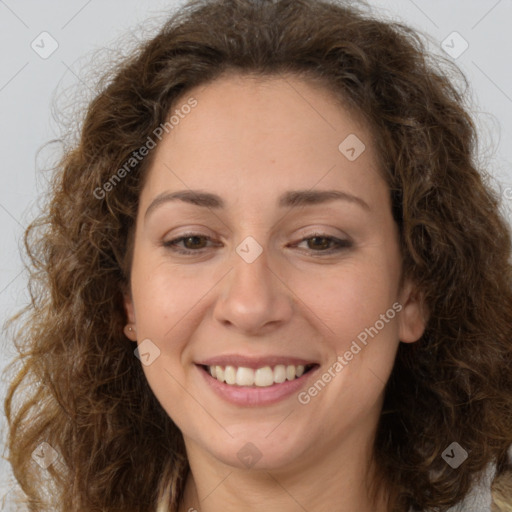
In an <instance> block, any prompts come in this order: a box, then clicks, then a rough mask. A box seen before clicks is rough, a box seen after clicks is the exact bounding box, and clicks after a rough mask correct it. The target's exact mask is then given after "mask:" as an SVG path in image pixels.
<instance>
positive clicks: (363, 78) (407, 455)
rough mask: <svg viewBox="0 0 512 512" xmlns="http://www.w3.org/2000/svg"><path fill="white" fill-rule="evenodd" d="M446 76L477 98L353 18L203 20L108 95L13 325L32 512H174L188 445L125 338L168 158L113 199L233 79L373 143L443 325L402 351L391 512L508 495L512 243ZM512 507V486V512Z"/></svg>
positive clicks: (299, 1) (266, 11) (247, 7)
mask: <svg viewBox="0 0 512 512" xmlns="http://www.w3.org/2000/svg"><path fill="white" fill-rule="evenodd" d="M442 64H444V66H445V67H450V70H451V71H454V72H456V73H458V76H459V77H462V79H463V82H464V83H465V85H466V89H467V82H466V79H465V78H464V77H463V75H462V73H460V71H459V70H458V68H456V66H454V65H453V64H450V63H449V62H448V61H447V60H446V59H443V58H441V57H436V58H434V56H432V55H430V54H429V53H428V52H427V50H426V45H425V43H424V42H423V40H422V38H421V37H420V35H419V34H418V33H417V32H416V31H413V30H411V29H410V28H408V27H406V26H404V25H403V24H401V23H397V22H390V21H381V20H378V19H376V18H375V17H373V16H368V15H366V14H365V12H364V9H363V8H362V7H361V8H360V7H359V6H357V5H354V2H350V5H349V3H348V2H345V3H340V2H335V1H334V0H332V1H331V0H323V1H322V0H275V1H270V0H268V1H264V0H261V1H255V0H253V1H251V0H213V1H207V0H196V1H192V2H189V3H187V4H185V5H184V6H182V7H181V8H180V10H179V11H178V12H177V13H174V14H173V16H172V17H171V18H170V19H169V20H168V21H167V22H166V23H165V25H164V26H163V28H162V29H161V30H160V32H159V33H158V34H157V35H156V36H155V37H154V38H152V39H151V40H149V41H146V42H144V43H141V44H140V46H139V47H138V48H137V50H136V51H135V52H133V53H132V54H131V55H130V56H129V58H126V59H125V60H124V61H123V62H122V64H121V65H119V66H116V67H113V68H112V70H111V71H110V72H109V73H107V74H106V75H105V76H104V79H103V80H102V81H101V82H100V86H99V91H98V94H97V96H96V97H95V98H94V100H93V101H92V102H91V103H90V105H89V108H88V110H87V113H86V116H85V119H84V122H83V126H82V128H81V133H80V139H79V141H78V143H77V144H76V146H75V147H72V148H69V149H67V150H66V151H65V153H64V155H63V156H62V158H61V160H60V162H59V165H58V166H57V169H56V171H57V172H56V173H55V174H54V178H53V181H52V186H51V189H50V191H49V196H48V197H49V203H48V211H47V212H46V213H45V214H41V216H40V217H39V218H38V219H36V220H35V221H34V222H33V223H32V224H31V225H30V226H29V227H28V228H27V231H26V233H25V245H26V250H27V253H28V255H29V257H30V268H29V270H30V273H31V278H30V286H29V288H30V294H31V304H29V306H28V307H27V308H26V309H25V310H24V311H22V312H20V313H19V314H18V315H17V316H16V317H15V318H14V319H13V320H12V321H18V322H19V321H21V319H22V318H24V321H23V323H22V324H21V326H20V327H19V328H18V330H17V332H16V334H15V337H14V343H15V345H16V347H17V349H18V351H19V353H20V356H19V358H17V360H16V361H14V362H13V363H11V364H13V365H14V363H19V364H20V365H21V366H20V368H19V369H17V374H16V376H15V377H14V378H13V379H12V383H11V385H10V388H9V392H8V396H7V398H6V401H5V411H6V415H7V418H8V422H9V440H8V448H9V460H10V463H11V465H12V467H13V471H14V475H15V477H16V479H17V481H18V482H19V484H20V486H21V488H22V490H23V492H24V494H25V495H26V501H27V504H28V507H29V509H30V510H31V511H34V510H37V511H43V510H60V511H65V512H72V511H85V510H87V511H100V510H101V511H103V512H107V511H108V512H114V511H116V512H117V511H121V510H123V511H130V512H142V511H144V512H147V511H148V510H154V511H157V510H158V511H166V510H172V511H176V510H177V508H178V505H179V503H180V500H181V496H182V493H183V487H184V482H185V480H186V478H187V475H188V472H189V466H188V462H187V458H186V453H185V448H184V443H183V437H182V434H181V432H180V431H179V429H178V428H177V427H176V425H175V424H174V423H173V421H172V420H171V419H170V418H169V416H168V415H167V414H166V412H165V411H164V410H163V408H162V407H161V405H160V404H159V402H158V401H157V399H156V398H155V396H154V394H153V392H152V391H151V389H150V387H149V385H148V383H147V380H146V378H145V376H144V373H143V371H142V368H141V365H140V362H139V361H138V360H137V359H136V358H135V357H134V354H133V346H132V343H131V341H130V340H128V339H127V338H126V336H125V335H124V334H123V327H124V325H125V323H126V313H125V310H124V307H123V292H124V291H125V290H126V289H127V286H128V284H129V281H130V266H131V253H132V249H133V228H134V223H135V219H136V211H137V205H138V198H139V194H140V191H141V188H142V186H143V184H144V177H145V175H146V171H147V169H148V168H149V166H150V165H151V162H152V155H154V153H155V152H154V151H153V152H150V154H149V155H148V156H147V157H145V158H144V159H141V161H140V162H137V164H136V165H134V166H133V168H131V169H130V171H129V172H125V173H124V175H123V179H120V180H118V182H116V183H115V186H111V187H109V189H108V193H105V190H106V189H105V188H104V185H105V183H107V182H108V181H109V180H111V179H112V175H113V171H114V170H115V169H119V168H121V167H122V166H123V164H125V162H126V161H127V160H129V159H130V158H131V157H132V156H133V154H134V152H136V151H137V150H138V149H139V148H140V147H141V146H142V145H143V144H144V143H145V142H146V141H147V140H148V137H153V136H154V134H155V130H157V128H158V127H159V126H160V125H162V124H163V123H165V122H166V119H167V116H168V115H169V113H170V111H171V109H172V108H173V106H175V105H176V102H177V101H178V99H180V98H182V97H183V95H184V94H185V93H186V92H187V91H189V90H191V89H192V88H193V87H195V86H198V85H200V84H207V83H209V82H211V81H213V80H215V79H216V78H218V77H220V76H221V75H223V74H225V73H228V72H236V73H240V74H253V75H259V76H263V77H265V76H277V75H280V74H284V73H292V74H295V75H296V76H299V77H303V78H307V79H310V80H316V81H318V82H319V83H322V84H324V85H325V86H327V87H328V89H329V90H330V91H331V93H332V95H333V96H335V97H337V98H339V100H340V102H342V104H344V105H345V106H348V107H350V108H351V109H353V111H354V112H357V113H359V114H360V115H362V116H363V117H364V119H365V120H366V122H367V125H368V126H369V127H370V129H371V130H372V132H373V134H374V136H375V140H376V143H377V148H378V152H379V158H380V164H381V168H382V172H383V174H384V175H385V177H386V180H387V183H388V184H389V190H390V194H391V199H392V205H393V216H394V219H395V221H396V223H397V225H398V226H399V228H400V240H401V251H402V255H403V276H404V278H405V277H406V278H410V279H412V280H413V281H414V282H415V283H416V284H417V285H418V289H419V290H421V292H422V293H423V294H424V297H425V303H426V305H427V307H428V310H429V312H430V317H429V321H428V324H427V328H426V330H425V333H424V335H423V336H422V337H421V339H420V340H419V341H418V342H416V343H410V344H405V343H401V344H400V346H399V350H398V353H397V358H396V361H395V365H394V368H393V372H392V374H391V377H390V379H389V381H388V383H387V386H386V392H385V402H384V407H383V410H382V415H381V419H380V423H379V427H378V432H377V436H376V440H375V457H376V461H377V462H378V465H379V468H380V469H381V473H382V475H383V477H382V478H383V479H385V483H386V485H387V486H388V487H389V488H390V489H392V490H393V492H392V494H391V496H392V497H391V500H390V510H393V511H396V512H407V511H408V510H410V509H413V510H425V509H428V508H433V509H435V510H437V511H445V510H447V509H448V508H449V507H451V506H453V505H454V504H456V503H458V502H460V501H461V500H462V499H463V498H464V497H465V496H466V495H467V494H468V492H469V491H470V489H471V487H472V486H473V485H474V484H475V482H477V481H478V479H479V478H480V477H481V476H482V474H483V473H484V470H485V469H486V468H487V467H488V466H489V464H496V468H497V472H496V477H495V480H494V487H496V486H497V484H498V483H499V481H500V478H501V481H502V482H505V477H506V478H510V473H508V475H509V476H507V472H509V471H510V470H511V469H512V468H511V465H510V461H509V460H508V458H507V449H508V448H509V447H510V445H511V444H512V399H511V397H512V373H511V371H510V369H511V368H512V265H511V262H510V259H509V258H510V255H511V235H510V229H509V227H508V225H507V222H506V221H505V219H504V217H503V216H502V215H501V214H500V211H499V210H500V200H499V197H498V194H497V193H496V192H494V191H493V190H492V189H491V187H490V186H489V184H488V183H486V181H487V180H488V177H489V176H488V175H487V174H485V172H484V171H483V170H479V169H478V167H480V166H479V165H478V164H477V159H476V155H475V154H474V153H475V148H476V147H477V134H476V128H475V126H474V123H473V121H472V119H471V117H470V115H469V114H468V109H467V107H466V106H465V98H464V92H461V91H459V90H458V89H457V88H456V86H455V85H454V83H452V81H451V80H450V78H449V73H448V71H447V70H446V69H443V66H442ZM99 191H103V192H101V194H100V193H99ZM98 195H101V196H102V197H101V198H100V199H98ZM30 384H32V385H35V387H30ZM15 398H16V400H15ZM15 404H16V405H17V407H14V405H15ZM42 441H45V442H47V443H48V444H49V445H51V447H53V448H54V449H55V450H56V451H57V453H58V454H59V459H58V461H57V462H56V463H55V464H52V465H51V466H50V467H48V469H47V470H46V471H45V472H38V471H36V469H38V468H36V466H34V464H33V463H32V460H31V453H32V452H33V450H34V449H35V448H36V447H37V446H39V445H40V443H41V442H42ZM454 441H456V442H458V443H460V445H461V446H462V447H463V448H464V449H465V450H466V451H467V453H468V458H467V460H466V461H465V462H464V463H463V464H462V465H461V466H460V467H459V468H457V469H453V468H451V467H450V466H449V465H448V464H446V462H445V461H444V460H443V458H442V456H441V455H442V453H443V451H444V450H445V449H446V448H447V447H448V446H449V445H450V444H451V443H452V442H454ZM43 473H44V474H43ZM43 476H46V478H47V481H46V482H43V483H42V481H41V479H42V477H43ZM508 481H510V480H508ZM498 487H499V486H498ZM45 488H46V489H48V490H50V495H51V496H50V495H48V494H45V492H44V490H45ZM511 494H512V491H511V490H510V487H508V489H506V488H505V486H502V487H501V492H500V496H501V497H500V500H501V501H502V503H506V502H507V501H509V502H510V501H511V500H512V496H511ZM51 498H53V500H54V502H53V503H50V502H51Z"/></svg>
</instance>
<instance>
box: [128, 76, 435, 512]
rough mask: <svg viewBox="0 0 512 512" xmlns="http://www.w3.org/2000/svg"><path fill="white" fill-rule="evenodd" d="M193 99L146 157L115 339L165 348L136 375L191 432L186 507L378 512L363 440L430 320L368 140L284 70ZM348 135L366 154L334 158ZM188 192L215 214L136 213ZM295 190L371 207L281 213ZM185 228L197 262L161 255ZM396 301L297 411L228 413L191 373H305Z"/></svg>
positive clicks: (187, 210) (237, 409)
mask: <svg viewBox="0 0 512 512" xmlns="http://www.w3.org/2000/svg"><path fill="white" fill-rule="evenodd" d="M191 96H193V97H194V98H196V99H197V101H198V105H197V107H195V109H193V110H192V111H191V113H190V114H188V115H187V116H185V117H184V119H182V120H181V121H180V123H179V124H178V125H176V126H175V127H174V129H173V130H172V131H170V132H169V134H168V135H166V136H165V137H164V138H163V140H162V142H161V143H160V144H159V146H158V147H157V148H156V149H155V151H156V152H157V153H156V155H155V156H156V158H155V160H154V162H153V164H152V166H151V168H150V170H149V173H148V176H147V181H146V183H145V186H144V188H143V190H142V192H141V196H140V204H139V210H138V216H137V222H136V228H135V229H136V231H135V240H134V253H133V261H132V268H131V291H130V293H129V294H126V295H125V308H126V312H127V317H128V321H129V324H128V326H127V329H126V331H125V332H126V334H127V336H128V337H130V339H132V340H133V341H138V343H141V341H142V340H145V339H147V338H149V339H150V340H151V341H152V343H154V344H155V345H156V346H158V348H159V349H160V351H161V353H160V355H159V356H158V357H157V358H156V359H155V360H154V362H152V363H151V364H150V365H149V366H144V367H143V368H144V372H145V375H146V377H147V379H148V382H149V384H150V386H151V388H152V390H153V392H154V393H155V395H156V397H157V398H158V400H159V401H160V403H161V404H162V406H163V407H164V409H165V410H166V411H167V413H168V414H169V416H170V417H171V418H172V419H173V421H174V422H175V423H176V425H177V426H178V427H179V429H180V430H181V432H182V433H183V436H184V439H185V444H186V449H187V454H188V458H189V462H190V466H191V476H190V477H189V479H188V481H187V485H186V490H185V496H184V499H183V502H182V505H181V508H180V511H187V510H189V509H190V508H195V509H197V510H201V511H203V512H214V511H226V510H228V511H230V510H241V509H243V510H250V511H262V512H263V511H268V510H281V511H284V512H287V511H290V512H291V511H293V512H295V511H303V510H304V509H305V510H308V511H311V512H313V511H322V510H336V511H341V512H343V511H346V512H349V511H350V512H353V511H354V510H358V511H360V512H363V511H373V512H375V511H384V510H387V508H386V506H385V505H384V503H383V501H382V500H380V501H379V502H378V503H370V500H369V496H368V491H367V489H368V484H369V483H370V479H371V477H372V475H373V469H374V468H373V465H372V450H371V446H372V442H373V438H374V434H375V429H376V426H377V422H378V418H379V415H380V411H381V408H382V402H383V393H384V387H385V383H386V381H387V380H388V378H389V375H390V373H391V370H392V367H393V362H394V359H395V355H396V350H397V348H398V344H399V343H400V341H401V342H404V343H411V342H414V341H417V340H418V339H419V338H420V337H421V335H422V334H423V331H424V328H425V312H424V311H423V309H422V306H421V303H422V301H421V296H420V295H419V294H418V293H417V292H416V290H415V288H414V285H413V283H411V282H408V281H406V282H405V283H404V286H403V287H402V288H401V289H400V288H399V280H400V273H401V265H402V263H401V257H400V251H399V238H398V229H397V226H396V224H395V223H394V221H393V219H392V214H391V204H390V200H389V191H388V187H387V185H386V183H385V181H384V180H383V178H382V177H381V175H380V174H379V169H378V163H377V162H378V160H377V155H376V153H375V149H374V143H373V141H372V137H371V134H370V131H369V130H368V129H367V128H366V127H365V126H364V124H362V123H361V122H360V121H359V120H358V119H356V118H355V116H354V115H351V114H349V112H348V111H347V110H345V109H343V108H341V107H340V105H339V104H338V103H336V101H335V99H334V98H333V97H332V95H331V93H330V92H329V91H327V90H324V89H323V88H321V87H320V86H318V85H316V84H313V83H310V82H306V81H304V80H303V79H300V78H297V77H293V76H286V77H284V76H281V77H272V78H270V79H267V80H259V81H256V80H254V79H252V78H250V77H247V76H238V75H227V76H223V77H222V78H220V79H217V80H216V81H214V82H212V83H210V84H208V85H206V86H201V87H198V88H196V89H194V90H192V91H189V92H188V93H187V95H186V97H185V99H184V100H183V103H185V102H186V99H187V98H189V97H191ZM349 134H356V135H357V137H358V138H359V139H360V140H361V141H363V142H364V144H365V146H366V149H365V150H364V151H363V152H362V154H361V155H360V156H359V157H358V158H357V159H356V160H354V161H349V160H348V159H347V158H346V157H345V156H344V155H343V154H342V153H341V152H340V151H339V149H338V146H339V144H340V143H341V142H342V141H343V140H344V139H345V138H346V137H347V136H348V135H349ZM187 189H193V190H198V189H200V190H202V191H207V192H212V193H215V194H218V195H219V196H221V197H222V198H223V199H224V201H225V203H226V207H225V208H224V209H220V210H214V209H210V208H204V207H200V206H197V205H191V204H186V203H183V202H181V201H173V202H166V203H163V204H160V205H159V206H158V207H156V208H154V209H153V210H152V211H151V213H150V214H149V215H148V217H147V218H144V216H145V213H146V210H147V209H148V206H149V205H150V204H151V202H152V201H153V200H154V199H155V197H157V196H158V195H159V194H161V193H162V192H167V191H168V192H173V191H177V190H187ZM297 189H307V190H311V189H313V190H327V189H335V190H339V191H344V192H348V193H350V194H353V195H355V196H357V197H359V198H361V199H363V200H364V201H365V202H366V203H367V204H368V205H369V207H370V210H367V209H365V208H363V207H362V206H360V205H359V204H358V203H356V202H353V201H352V202H351V201H341V200H336V201H330V202H326V203H323V204H317V205H308V206H304V207H299V208H291V207H286V208H280V207H278V205H277V198H278V197H279V196H280V195H281V194H282V193H283V192H285V191H288V190H297ZM189 231H193V232H194V233H199V234H200V235H203V236H207V237H211V238H212V240H213V242H209V241H207V240H205V239H199V240H197V239H196V240H192V241H190V239H189V241H188V243H187V242H181V243H179V247H181V248H188V249H189V250H196V251H197V255H196V254H194V255H191V256H183V255H179V254H177V253H175V252H173V251H172V250H171V249H170V248H169V247H163V246H162V245H161V243H162V242H163V241H169V240H173V239H176V238H178V237H179V236H183V235H184V234H185V233H187V232H189ZM315 232H317V233H321V234H322V235H323V236H331V237H335V238H338V239H341V240H343V239H347V238H349V239H350V240H352V242H353V245H352V247H345V248H342V249H341V250H340V251H338V252H332V253H331V254H329V255H321V252H322V250H323V251H325V252H326V253H327V252H328V250H329V249H332V248H335V247H336V245H335V244H333V243H331V244H330V245H327V246H324V244H325V243H326V242H325V241H323V239H321V240H318V239H317V240H316V241H315V239H311V237H312V236H313V235H314V233H315ZM248 236H251V237H253V238H254V239H255V240H256V241H257V242H258V244H259V245H260V246H261V249H262V253H261V255H260V256H259V257H258V258H257V259H256V260H255V261H253V262H252V263H248V262H246V261H245V260H244V259H242V258H241V257H240V256H239V254H238V253H237V252H236V248H237V246H238V245H239V244H240V243H241V242H242V241H243V240H244V239H245V238H246V237H248ZM395 302H398V303H400V304H401V305H402V310H401V311H400V312H399V313H398V314H397V315H396V316H395V317H394V318H393V319H391V320H389V321H388V322H387V323H385V326H384V328H382V329H381V330H380V331H379V333H378V335H377V336H375V337H374V338H370V339H369V342H368V344H367V345H366V346H365V347H364V348H363V349H362V350H361V351H360V352H359V353H358V354H357V355H355V356H354V357H353V359H352V360H351V361H349V362H348V364H347V365H346V366H344V368H343V370H342V371H341V372H339V373H338V374H337V375H336V377H335V378H333V379H332V380H331V382H329V383H328V385H326V386H325V388H324V389H323V390H322V391H321V392H320V393H318V395H317V396H315V397H314V398H312V399H311V401H310V402H309V403H308V404H306V405H302V404H300V403H299V402H298V400H297V394H292V396H290V397H288V398H286V399H284V400H282V401H280V402H279V403H277V404H273V405H267V406H261V407H242V406H235V405H233V404H230V403H228V402H226V401H224V400H223V399H222V398H220V397H218V396H217V395H216V394H214V393H213V391H212V390H211V389H210V388H209V387H208V386H207V385H206V384H205V382H204V379H203V378H202V376H201V375H200V374H199V373H198V369H197V367H196V366H195V364H194V361H200V360H201V359H203V360H204V359H205V358H208V357H213V356H217V355H225V354H241V355H249V356H263V355H269V354H277V355H289V356H295V357H301V358H304V359H306V360H311V361H317V362H318V363H319V364H320V368H319V369H318V370H317V371H316V377H315V379H314V380H316V379H318V378H320V376H321V375H322V374H323V373H324V372H327V371H328V369H329V368H330V367H332V366H333V364H334V362H335V361H336V356H337V355H343V354H344V353H345V352H346V351H347V350H348V349H349V347H350V345H351V343H352V341H353V340H355V339H356V337H357V335H358V334H359V333H361V332H362V331H364V329H365V328H368V327H370V326H374V324H375V322H376V321H377V320H379V318H380V315H382V314H384V313H386V311H387V310H388V309H389V308H391V306H392V304H394V303H395ZM128 327H132V331H129V330H128ZM311 384H312V383H309V384H307V385H306V386H305V387H304V389H305V390H307V389H308V387H309V386H311ZM247 442H251V443H253V444H254V445H255V446H256V447H257V448H258V450H259V452H260V453H261V455H262V456H261V458H260V460H259V461H258V462H257V463H256V464H255V465H254V466H253V467H251V468H247V467H246V466H244V464H243V463H242V462H241V461H240V460H239V459H238V457H237V453H238V452H239V450H240V449H241V448H242V447H243V446H244V445H245V444H246V443H247ZM384 496H385V491H383V494H382V498H384Z"/></svg>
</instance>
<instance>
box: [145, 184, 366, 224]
mask: <svg viewBox="0 0 512 512" xmlns="http://www.w3.org/2000/svg"><path fill="white" fill-rule="evenodd" d="M335 200H340V201H347V202H350V203H353V204H357V205H359V206H361V207H362V208H363V209H365V210H367V211H371V208H370V207H369V206H368V204H367V203H366V202H365V201H364V200H363V199H361V198H360V197H357V196H354V195H352V194H349V193H348V192H342V191H341V190H290V191H288V192H285V193H284V194H282V195H281V196H280V197H279V199H278V206H279V207H280V208H297V207H300V206H309V205H315V204H322V203H327V202H330V201H335ZM173 201H181V202H184V203H188V204H193V205H196V206H201V207H204V208H212V209H215V210H219V209H222V208H225V206H226V203H225V202H224V200H223V199H222V198H221V197H220V196H218V195H217V194H212V193H210V192H204V191H202V190H179V191H177V192H163V193H162V194H159V195H158V196H156V197H155V199H154V200H153V201H152V202H151V204H150V205H149V206H148V208H147V210H146V213H145V215H144V217H145V218H147V217H148V215H149V214H150V213H151V212H152V211H154V210H155V209H156V208H157V207H159V206H161V205H162V204H165V203H168V202H173Z"/></svg>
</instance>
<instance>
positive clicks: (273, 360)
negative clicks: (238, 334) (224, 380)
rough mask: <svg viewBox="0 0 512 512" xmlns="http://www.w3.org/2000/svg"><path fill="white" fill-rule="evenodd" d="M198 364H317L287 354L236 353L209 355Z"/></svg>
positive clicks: (249, 365)
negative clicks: (254, 355) (253, 354)
mask: <svg viewBox="0 0 512 512" xmlns="http://www.w3.org/2000/svg"><path fill="white" fill-rule="evenodd" d="M196 364H198V365H204V366H224V367H225V366H237V367H240V366H243V367H244V368H252V369H256V368H263V367H264V366H276V365H278V364H283V365H285V366H286V365H293V366H299V365H301V366H307V365H312V364H317V363H315V361H311V360H307V359H301V358H299V357H289V356H265V357H247V356H242V355H237V354H230V355H224V356H216V357H211V358H209V359H204V360H202V361H201V362H197V363H196Z"/></svg>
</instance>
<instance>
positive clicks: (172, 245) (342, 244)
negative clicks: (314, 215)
mask: <svg viewBox="0 0 512 512" xmlns="http://www.w3.org/2000/svg"><path fill="white" fill-rule="evenodd" d="M187 238H204V239H206V240H207V241H210V242H211V241H212V239H211V238H210V237H209V236H206V235H201V234H199V233H186V234H184V235H183V236H180V237H179V238H174V239H172V240H168V241H166V242H163V243H162V245H163V246H164V247H166V248H168V249H170V250H172V251H174V252H177V253H179V254H183V255H192V254H198V253H201V252H203V251H204V250H205V249H206V248H205V247H203V248H201V249H179V248H178V247H177V244H178V243H180V242H183V241H184V240H186V239H187ZM313 238H324V239H326V240H329V241H330V242H334V243H335V244H336V245H337V247H336V248H334V249H329V250H325V251H324V250H320V251H315V250H312V249H310V251H312V254H313V255H314V256H323V255H330V254H334V253H337V252H341V251H343V250H346V249H349V248H351V247H352V246H353V243H352V242H351V241H350V240H340V239H339V238H336V237H333V236H328V235H326V234H323V233H312V234H311V236H308V237H306V238H303V239H302V240H300V241H299V243H302V242H305V241H307V240H312V239H313ZM314 253H317V254H314Z"/></svg>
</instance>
